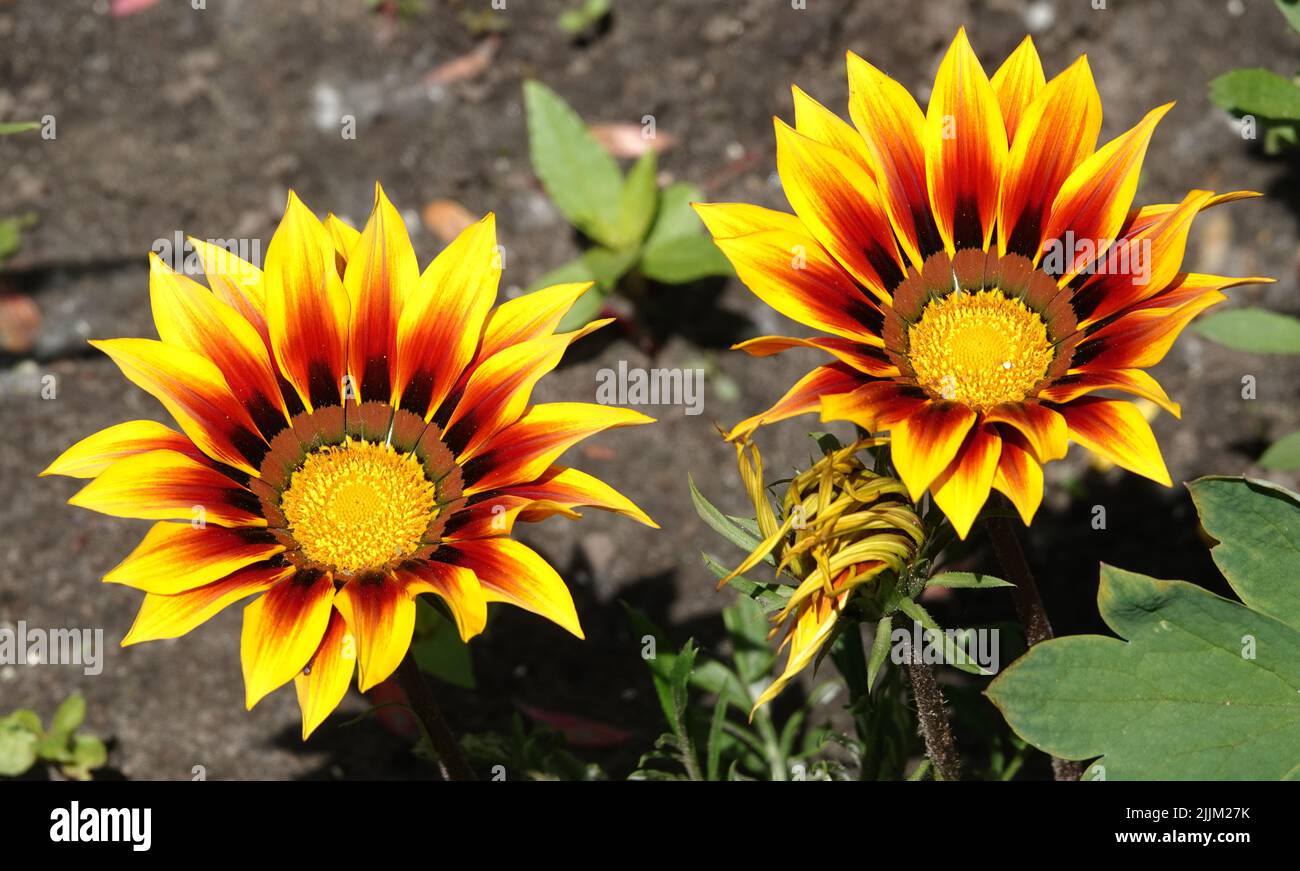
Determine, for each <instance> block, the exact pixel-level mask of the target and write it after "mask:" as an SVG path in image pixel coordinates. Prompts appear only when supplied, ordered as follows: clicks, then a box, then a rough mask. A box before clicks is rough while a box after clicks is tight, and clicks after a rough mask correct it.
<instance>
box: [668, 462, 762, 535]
mask: <svg viewBox="0 0 1300 871" xmlns="http://www.w3.org/2000/svg"><path fill="white" fill-rule="evenodd" d="M686 481H687V483H688V484H689V485H690V488H691V502H692V503H693V504H694V505H695V513H697V514H699V515H700V519H701V520H703V521H704V522H705V523H707V524H708V526H709V528H710V529H712V530H713V531H714V532H716V533H718V535H721V536H722V537H723V538H725V539H726V540H727V541H729V542H731V543H732V544H734V545H735V546H736V547H738V548H740V549H741V550H743V551H745V552H746V553H750V552H752V551H753V550H754V548H756V547H758V546H759V545H760V544H762V543H763V542H762V540H761V539H759V538H757V537H755V536H753V535H750V534H749V533H748V532H746V531H745V530H744V529H742V528H741V527H740V525H739V524H737V523H735V522H734V521H732V520H729V519H728V518H727V515H725V514H723V513H722V512H721V511H719V510H718V509H717V508H715V507H714V506H713V503H712V502H710V501H709V500H708V499H706V498H705V496H704V494H703V493H701V492H700V491H699V488H698V487H696V486H695V479H694V478H693V477H692V476H691V475H690V474H689V473H688V474H687V476H686Z"/></svg>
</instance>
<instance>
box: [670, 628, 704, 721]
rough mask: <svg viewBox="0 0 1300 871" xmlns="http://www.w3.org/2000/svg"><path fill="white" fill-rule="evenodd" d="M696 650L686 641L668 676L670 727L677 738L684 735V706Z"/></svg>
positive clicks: (691, 641) (687, 696)
mask: <svg viewBox="0 0 1300 871" xmlns="http://www.w3.org/2000/svg"><path fill="white" fill-rule="evenodd" d="M697 651H698V648H697V647H696V646H695V642H694V641H693V640H687V642H686V643H685V644H683V645H682V649H681V650H679V651H678V652H677V659H676V661H674V662H673V670H672V673H671V674H669V675H668V689H669V690H670V691H671V693H672V706H673V709H672V725H673V731H674V732H676V733H677V734H678V735H679V736H683V735H686V704H687V701H688V700H689V692H690V685H691V671H692V670H693V669H694V668H695V654H696V652H697Z"/></svg>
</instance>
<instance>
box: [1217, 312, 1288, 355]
mask: <svg viewBox="0 0 1300 871" xmlns="http://www.w3.org/2000/svg"><path fill="white" fill-rule="evenodd" d="M1192 327H1193V329H1195V330H1196V332H1198V333H1200V334H1201V335H1202V336H1205V337H1206V338H1207V339H1211V340H1213V341H1215V342H1218V343H1219V344H1220V345H1226V346H1227V347H1229V348H1232V349H1234V350H1237V351H1250V352H1251V353H1254V354H1300V318H1294V317H1291V316H1290V315H1283V314H1278V313H1277V312H1272V311H1269V310H1267V309H1262V308H1238V309H1232V310H1231V311H1225V312H1219V313H1218V314H1213V315H1207V316H1205V317H1203V318H1201V319H1200V320H1198V321H1196V322H1195V323H1193V324H1192Z"/></svg>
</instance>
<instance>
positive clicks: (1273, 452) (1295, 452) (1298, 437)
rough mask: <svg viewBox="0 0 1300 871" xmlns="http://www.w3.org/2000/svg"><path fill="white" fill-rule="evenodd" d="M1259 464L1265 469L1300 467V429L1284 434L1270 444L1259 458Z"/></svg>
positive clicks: (1286, 469)
mask: <svg viewBox="0 0 1300 871" xmlns="http://www.w3.org/2000/svg"><path fill="white" fill-rule="evenodd" d="M1259 464H1260V465H1261V466H1263V467H1264V468H1265V469H1278V470H1281V471H1291V470H1292V469H1300V431H1298V432H1293V433H1291V434H1290V435H1284V436H1282V438H1280V439H1278V440H1277V441H1275V442H1273V444H1271V445H1269V446H1268V450H1266V451H1264V454H1263V455H1262V456H1261V457H1260V458H1259Z"/></svg>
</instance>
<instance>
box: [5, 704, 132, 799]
mask: <svg viewBox="0 0 1300 871" xmlns="http://www.w3.org/2000/svg"><path fill="white" fill-rule="evenodd" d="M85 718H86V700H85V698H84V697H83V696H82V695H81V693H73V694H72V695H71V696H69V697H68V698H67V699H66V700H65V701H64V702H63V704H61V705H59V709H58V710H57V711H55V712H54V719H53V720H51V721H50V728H49V729H48V730H46V729H45V728H44V726H42V725H41V718H40V717H39V716H37V714H36V712H35V711H30V710H27V709H26V708H22V709H19V710H17V711H14V712H13V713H12V714H10V715H9V716H7V717H0V777H21V776H22V775H24V774H26V773H27V772H28V771H30V770H31V769H32V768H34V767H35V766H36V765H37V764H38V763H44V764H46V765H52V766H58V770H59V772H60V773H62V775H63V776H64V777H67V778H70V779H72V780H90V773H91V772H92V771H93V770H94V769H96V768H99V767H101V766H102V765H104V763H106V762H107V761H108V749H107V748H106V747H105V746H104V742H103V741H101V740H99V739H98V738H96V737H94V736H93V735H86V734H84V733H78V732H77V729H78V728H80V726H81V723H82V721H83V720H84V719H85Z"/></svg>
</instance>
